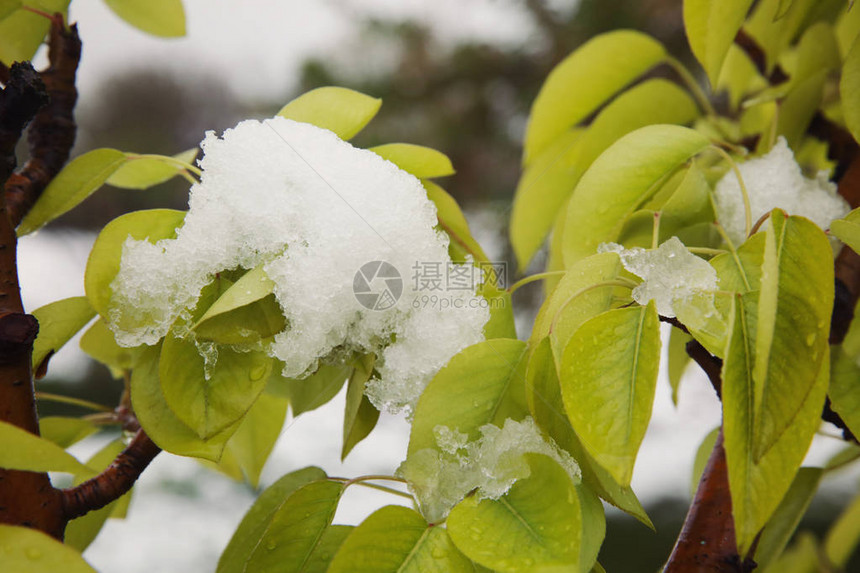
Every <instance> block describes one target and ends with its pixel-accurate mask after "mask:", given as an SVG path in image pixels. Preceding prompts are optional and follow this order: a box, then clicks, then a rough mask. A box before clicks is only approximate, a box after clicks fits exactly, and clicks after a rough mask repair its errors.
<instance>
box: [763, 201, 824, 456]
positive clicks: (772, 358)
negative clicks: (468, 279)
mask: <svg viewBox="0 0 860 573" xmlns="http://www.w3.org/2000/svg"><path fill="white" fill-rule="evenodd" d="M832 252H833V251H832V250H831V247H830V243H829V241H828V240H827V237H826V236H825V235H824V233H823V232H822V231H821V229H819V228H818V227H817V226H816V225H815V224H814V223H812V222H811V221H809V220H808V219H805V218H803V217H788V216H787V215H785V213H783V212H782V211H779V210H774V212H773V213H772V214H771V217H770V227H769V228H768V230H767V233H766V239H765V250H764V261H763V263H762V279H761V294H760V296H759V305H758V316H757V328H758V331H757V333H756V338H755V340H756V346H755V363H754V366H753V381H754V383H755V387H754V389H753V393H752V397H753V402H752V403H753V412H754V417H755V426H754V435H753V443H754V444H755V446H754V448H753V456H754V460H755V461H758V460H759V459H760V458H761V457H762V456H763V455H764V454H765V453H766V452H767V450H768V449H769V448H770V447H771V446H772V445H773V444H774V443H775V442H776V441H777V440H778V439H779V437H780V435H781V434H782V433H783V432H784V431H785V429H786V428H787V427H788V426H789V425H790V424H791V423H792V421H793V420H794V418H795V416H796V415H797V413H798V412H799V411H800V410H801V408H802V407H803V404H804V403H805V401H806V399H807V396H808V394H809V392H810V391H811V390H812V388H813V386H815V384H816V379H817V378H818V376H819V372H820V371H821V364H822V362H823V361H824V359H825V356H826V355H827V350H828V342H827V339H828V336H829V334H830V315H831V313H832V311H833V280H834V279H833V264H832Z"/></svg>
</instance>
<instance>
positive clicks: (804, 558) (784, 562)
mask: <svg viewBox="0 0 860 573" xmlns="http://www.w3.org/2000/svg"><path fill="white" fill-rule="evenodd" d="M821 552H822V551H821V548H820V547H819V546H818V539H816V537H815V535H814V534H813V533H812V532H809V531H801V532H800V533H799V534H798V535H797V539H796V540H795V542H794V543H793V544H792V546H791V547H790V548H788V550H786V551H785V552H784V553H783V554H782V555H781V556H779V557H778V558H777V559H776V560H775V561H773V562H771V564H770V565H769V566H768V567H767V568H766V569H764V570H763V573H820V571H821Z"/></svg>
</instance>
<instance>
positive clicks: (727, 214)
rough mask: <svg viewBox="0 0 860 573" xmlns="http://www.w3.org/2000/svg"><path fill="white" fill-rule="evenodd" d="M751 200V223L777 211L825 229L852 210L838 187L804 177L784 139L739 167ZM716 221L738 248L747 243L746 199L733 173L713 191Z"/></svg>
mask: <svg viewBox="0 0 860 573" xmlns="http://www.w3.org/2000/svg"><path fill="white" fill-rule="evenodd" d="M738 170H739V171H740V173H741V177H742V178H743V181H744V185H745V187H746V189H747V192H748V194H749V199H750V211H751V215H752V222H753V223H755V222H756V221H757V220H758V219H759V218H760V217H761V216H762V215H764V214H765V213H767V212H769V211H771V210H773V209H774V208H776V207H779V208H780V209H782V210H784V211H786V212H787V213H788V214H789V215H801V216H803V217H806V218H807V219H810V220H811V221H812V222H814V223H815V224H816V225H818V226H819V227H821V228H822V229H827V228H828V227H829V226H830V223H831V222H832V221H833V220H834V219H838V218H840V217H843V216H845V215H846V214H847V213H848V212H849V211H850V210H851V208H850V207H849V206H848V203H847V202H846V201H845V200H844V199H843V198H842V197H841V196H839V194H838V193H837V192H836V185H835V184H833V183H831V182H830V181H828V180H827V174H826V173H825V172H820V173H818V175H817V176H816V177H815V178H814V179H809V178H807V177H804V176H803V173H802V172H801V170H800V166H799V165H798V164H797V162H796V161H795V160H794V154H793V153H792V152H791V149H789V147H788V144H787V143H786V141H785V138H784V137H780V138H779V139H778V140H777V142H776V144H775V145H774V146H773V149H771V150H770V152H769V153H767V154H766V155H763V156H762V157H758V158H756V159H750V160H749V161H745V162H744V163H741V164H740V165H739V166H738ZM714 193H715V199H716V207H717V220H718V221H719V222H720V224H721V225H722V226H723V228H724V229H725V230H726V234H728V236H729V238H730V239H731V240H732V242H734V243H735V245H739V244H740V243H742V242H743V241H744V240H745V238H746V237H745V236H744V230H745V213H744V203H743V195H742V194H741V188H740V185H739V184H738V179H737V176H736V175H735V173H734V171H729V172H728V173H726V174H725V175H724V176H723V178H722V179H721V180H720V182H719V183H717V187H716V189H715V191H714Z"/></svg>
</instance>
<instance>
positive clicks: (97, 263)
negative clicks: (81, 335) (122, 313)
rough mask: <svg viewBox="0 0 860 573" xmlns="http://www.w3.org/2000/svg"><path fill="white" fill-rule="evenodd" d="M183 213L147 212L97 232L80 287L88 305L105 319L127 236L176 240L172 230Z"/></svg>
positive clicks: (136, 212) (182, 217) (131, 214)
mask: <svg viewBox="0 0 860 573" xmlns="http://www.w3.org/2000/svg"><path fill="white" fill-rule="evenodd" d="M184 218H185V212H184V211H174V210H173V209H148V210H145V211H135V212H133V213H127V214H125V215H123V216H121V217H117V218H116V219H114V220H113V221H111V222H110V223H108V224H107V225H106V226H105V228H104V229H102V232H101V233H99V236H98V238H97V239H96V242H95V244H94V245H93V249H92V251H90V257H89V259H88V260H87V270H86V274H85V275H84V288H85V290H86V293H87V298H88V299H90V304H92V305H93V308H94V309H96V311H98V313H99V314H100V315H101V316H103V317H105V318H107V317H108V314H109V309H110V299H111V296H112V295H113V291H112V290H111V287H110V284H111V282H112V281H113V279H114V277H115V276H116V274H117V273H118V272H119V265H120V259H121V258H122V246H123V244H124V243H125V241H126V239H127V238H128V237H131V238H132V239H135V240H143V239H147V240H149V242H151V243H155V242H157V241H159V240H160V239H172V238H174V237H176V229H177V228H179V227H181V226H182V221H183V219H184Z"/></svg>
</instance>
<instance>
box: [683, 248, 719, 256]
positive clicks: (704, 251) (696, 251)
mask: <svg viewBox="0 0 860 573" xmlns="http://www.w3.org/2000/svg"><path fill="white" fill-rule="evenodd" d="M687 250H688V251H690V252H691V253H694V254H696V255H713V256H717V255H724V254H726V253H728V251H727V250H726V249H711V248H710V247H687Z"/></svg>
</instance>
